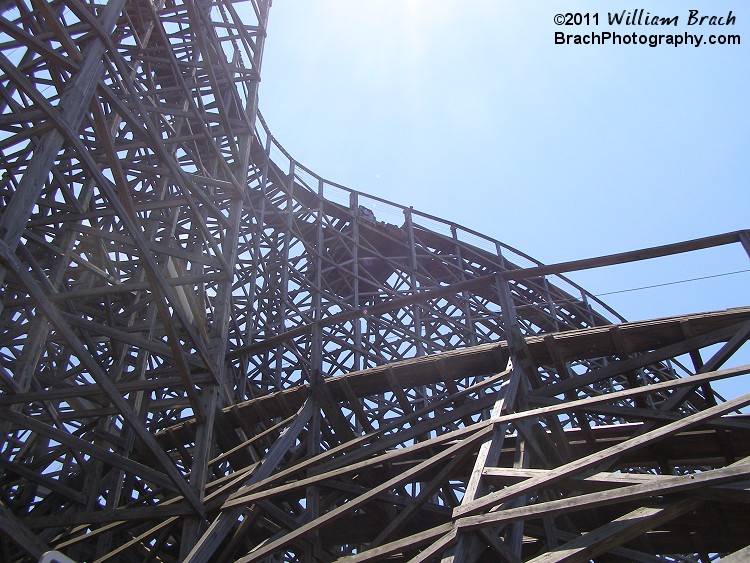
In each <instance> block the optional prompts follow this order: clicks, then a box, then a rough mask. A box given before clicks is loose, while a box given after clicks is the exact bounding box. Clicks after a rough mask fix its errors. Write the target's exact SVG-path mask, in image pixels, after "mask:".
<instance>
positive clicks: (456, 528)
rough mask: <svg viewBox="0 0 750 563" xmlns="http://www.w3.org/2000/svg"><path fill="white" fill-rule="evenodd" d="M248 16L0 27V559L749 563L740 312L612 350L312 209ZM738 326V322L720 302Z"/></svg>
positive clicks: (662, 252)
mask: <svg viewBox="0 0 750 563" xmlns="http://www.w3.org/2000/svg"><path fill="white" fill-rule="evenodd" d="M269 4H270V2H269V1H268V0H250V1H246V2H241V3H239V2H232V1H230V0H168V1H167V0H157V1H156V2H151V1H149V0H110V1H109V2H85V1H83V0H64V1H55V2H47V1H46V0H4V1H3V2H0V10H1V11H2V15H0V108H1V111H0V168H1V169H2V176H1V177H0V206H1V208H0V209H1V211H2V215H1V216H0V239H1V240H0V280H2V312H1V313H0V314H1V316H0V322H1V323H2V333H1V334H0V339H1V341H0V428H2V431H1V432H0V437H1V438H2V446H1V447H0V560H2V561H35V560H38V559H39V558H40V557H41V556H42V554H44V553H45V552H48V551H50V550H57V551H59V552H61V553H64V554H65V555H66V556H67V557H69V558H70V559H73V560H74V561H108V560H111V561H124V562H131V561H132V562H141V561H182V560H185V561H191V562H199V561H221V562H224V561H255V560H266V561H316V560H319V561H332V560H337V559H343V560H346V561H360V560H371V559H393V560H413V561H428V560H434V561H438V560H440V561H456V562H457V561H462V562H463V561H511V562H515V561H535V562H541V561H562V560H565V561H588V560H590V559H595V560H597V561H664V560H666V561H686V562H687V561H701V562H705V561H709V560H714V559H717V558H719V557H723V560H725V561H744V560H747V559H748V558H750V547H749V546H750V511H748V509H747V506H748V505H747V502H748V501H749V500H750V491H749V490H748V486H749V485H750V463H749V462H750V419H748V417H747V416H746V415H744V414H742V412H741V411H740V410H739V409H741V408H742V407H744V406H745V405H747V404H748V403H750V394H746V395H742V396H740V397H738V398H735V399H731V400H724V399H723V398H721V397H720V396H718V395H717V394H716V393H715V392H714V390H713V388H712V383H713V382H715V381H717V380H719V379H728V378H733V377H738V376H741V375H743V374H746V373H748V372H750V366H742V365H738V363H739V362H738V361H737V355H736V353H737V351H738V350H739V349H740V347H741V346H742V345H743V344H744V343H745V342H746V341H747V339H748V336H749V335H750V307H745V306H742V305H743V303H737V308H735V309H730V310H725V311H716V312H707V313H694V314H690V313H689V312H686V314H685V315H683V316H680V317H674V318H666V319H658V320H650V321H644V322H632V323H627V322H625V320H624V319H623V318H621V317H620V316H618V315H617V313H615V312H614V311H612V310H611V309H610V308H609V307H607V306H606V305H605V304H604V303H602V302H600V301H599V300H598V299H596V298H595V297H593V296H592V295H590V294H589V293H587V292H586V291H585V290H583V289H582V288H580V287H578V286H576V285H575V284H573V283H572V282H570V281H569V280H568V279H566V278H565V277H563V275H562V274H564V273H566V272H569V271H574V270H580V269H585V268H596V267H603V266H607V265H612V264H619V263H624V262H629V261H635V260H644V259H652V258H658V257H660V256H666V255H670V254H675V253H681V252H692V251H698V250H701V249H704V248H709V247H715V246H721V245H734V246H735V247H736V249H737V252H739V253H744V252H747V253H748V254H750V231H741V232H733V233H727V234H723V235H717V236H714V237H709V238H706V239H700V240H694V241H686V242H682V243H677V244H673V245H669V246H665V247H659V248H652V249H645V250H640V251H635V252H631V253H625V254H620V255H612V256H607V257H601V258H595V259H590V260H582V261H579V262H570V263H563V264H557V265H552V266H544V265H542V264H540V263H538V262H536V261H534V260H533V259H531V258H530V257H528V256H526V255H524V254H522V253H520V252H519V251H517V250H514V249H513V248H510V247H508V246H506V245H504V244H502V243H499V242H497V241H495V240H492V239H491V238H488V237H486V236H483V235H481V234H480V233H477V232H474V231H471V230H469V229H466V228H464V227H462V226H460V225H457V224H455V223H451V222H448V221H443V220H441V219H438V218H436V217H431V216H428V215H425V214H422V213H420V212H418V211H416V210H414V209H411V208H405V207H401V206H398V205H396V204H394V203H391V202H387V201H384V200H382V199H379V198H376V197H372V196H368V195H365V194H362V193H359V192H356V191H353V190H349V189H347V188H344V187H342V186H339V185H336V184H332V183H330V182H327V181H325V180H324V179H322V178H321V177H319V176H318V175H316V174H315V173H313V172H311V171H310V170H308V169H306V168H305V167H303V166H302V165H300V164H299V163H297V162H296V161H294V159H292V158H291V157H290V156H289V155H288V154H287V153H286V151H284V149H283V148H282V147H281V146H280V145H279V144H278V143H277V141H276V140H275V139H274V138H273V137H272V135H271V134H270V132H269V129H268V127H267V126H266V124H265V122H264V121H263V119H262V118H261V117H260V114H259V113H258V110H257V91H258V85H259V76H260V63H261V59H262V53H263V44H264V40H265V29H266V20H267V16H268V10H269ZM738 298H739V297H738Z"/></svg>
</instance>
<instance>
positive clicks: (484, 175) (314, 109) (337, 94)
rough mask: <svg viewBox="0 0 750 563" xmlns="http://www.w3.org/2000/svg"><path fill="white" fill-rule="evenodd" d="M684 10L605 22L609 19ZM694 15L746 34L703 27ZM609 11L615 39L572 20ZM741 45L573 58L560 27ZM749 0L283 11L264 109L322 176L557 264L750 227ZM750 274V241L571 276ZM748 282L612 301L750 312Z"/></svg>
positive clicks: (330, 1)
mask: <svg viewBox="0 0 750 563" xmlns="http://www.w3.org/2000/svg"><path fill="white" fill-rule="evenodd" d="M636 8H642V9H644V10H646V11H647V12H650V13H651V14H652V15H659V16H669V17H671V16H674V15H678V16H680V20H681V21H680V23H679V25H678V26H677V27H676V28H673V27H670V28H655V30H653V29H650V28H647V27H630V28H613V27H610V26H608V25H605V22H604V20H605V19H606V17H607V13H608V12H615V11H618V12H621V11H622V10H627V11H632V10H633V9H636ZM689 9H698V10H699V11H700V15H722V16H726V15H727V13H728V12H729V11H730V10H732V11H733V13H734V15H735V16H736V18H737V24H736V25H735V26H733V27H716V26H714V27H711V28H709V27H708V26H703V27H699V26H693V27H690V28H689V27H687V26H686V25H685V23H684V22H686V20H687V15H688V11H689ZM564 12H582V13H586V12H588V13H594V12H598V13H599V15H600V18H601V19H600V23H601V25H600V26H599V27H598V28H594V27H591V28H585V27H578V28H577V27H570V26H556V25H555V24H554V21H553V18H554V16H555V14H557V13H564ZM556 31H564V32H567V33H576V32H578V33H587V32H589V31H618V32H621V33H632V32H634V31H635V32H637V33H679V34H683V33H685V32H689V33H699V34H706V36H707V35H708V34H712V33H732V34H739V35H740V36H741V40H742V44H741V45H739V46H709V45H705V46H701V47H700V48H695V47H688V46H683V47H680V48H675V47H671V46H661V47H658V48H649V47H644V46H632V45H621V46H573V45H570V46H563V45H555V44H554V33H555V32H556ZM749 71H750V8H748V7H747V3H746V2H743V1H737V0H735V1H731V2H727V1H723V0H691V2H690V3H688V2H685V1H684V0H683V1H669V0H659V1H656V0H644V1H643V2H640V3H636V4H633V3H629V2H622V1H606V2H605V1H602V0H587V1H584V0H564V1H563V0H545V1H539V0H526V1H521V0H513V1H510V0H461V1H459V0H356V1H355V0H304V1H303V0H276V2H274V5H273V7H272V9H271V13H270V20H269V34H268V38H267V41H266V48H265V56H264V62H263V72H262V77H263V79H262V84H261V90H260V107H261V111H262V112H263V114H264V116H265V118H266V120H267V121H268V123H269V125H270V127H271V130H272V131H273V132H274V135H275V136H276V137H277V138H278V139H279V141H280V142H281V143H282V144H283V145H284V146H285V147H286V149H287V150H288V151H289V152H290V153H291V154H292V155H293V156H294V157H295V158H296V159H298V160H299V161H300V162H302V163H303V164H305V165H306V166H308V167H309V168H311V169H312V170H315V171H316V172H317V173H319V174H320V175H322V176H323V177H325V178H328V179H330V180H333V181H336V182H339V183H341V184H344V185H347V186H349V187H352V188H355V189H358V190H361V191H364V192H367V193H371V194H374V195H378V196H380V197H384V198H386V199H390V200H393V201H396V202H398V203H401V204H404V205H413V206H414V207H415V208H416V209H419V210H421V211H424V212H428V213H432V214H434V215H437V216H439V217H443V218H446V219H450V220H452V221H455V222H458V223H460V224H463V225H465V226H467V227H471V228H473V229H476V230H478V231H481V232H483V233H485V234H487V235H489V236H492V237H494V238H497V239H499V240H501V241H503V242H505V243H507V244H509V245H511V246H514V247H516V248H518V249H519V250H522V251H524V252H526V253H528V254H530V255H532V256H534V257H535V258H537V259H539V260H541V261H543V262H547V263H551V262H558V261H564V260H572V259H577V258H585V257H590V256H597V255H602V254H609V253H613V252H620V251H625V250H634V249H637V248H642V247H647V246H654V245H659V244H666V243H670V242H676V241H679V240H684V239H689V238H697V237H702V236H707V235H712V234H717V233H721V232H726V231H732V230H738V229H745V228H749V227H750V221H748V207H749V205H748V204H749V203H750V195H749V193H750V192H749V186H750V182H749V181H748V180H750V165H749V164H748V162H749V160H748V148H750V104H748V93H750V72H749ZM747 269H750V259H748V257H747V255H746V254H745V253H744V251H743V250H742V249H741V247H739V246H733V247H730V248H725V249H720V250H715V251H705V252H701V253H697V254H692V255H689V256H687V257H679V258H672V259H667V260H660V261H656V262H653V261H651V262H646V263H642V264H640V265H635V266H622V267H616V268H608V269H606V270H603V271H598V272H591V273H580V274H573V275H571V277H572V279H574V280H575V281H577V282H579V283H581V285H583V286H584V287H586V288H587V289H588V290H589V291H591V292H592V293H605V292H611V291H616V290H623V289H629V288H636V287H643V286H647V285H654V284H660V283H668V282H672V281H678V280H685V279H692V278H698V277H704V276H715V275H717V274H723V273H727V272H734V271H739V270H747ZM749 282H750V273H747V272H746V273H741V274H735V275H730V276H724V277H717V278H711V279H709V280H703V281H697V282H690V283H684V284H678V285H672V286H668V287H666V288H662V289H650V290H641V291H634V292H627V293H620V294H616V295H611V296H608V297H607V298H606V300H607V302H608V303H610V304H611V305H612V306H614V307H615V308H616V309H617V310H618V311H619V312H620V313H622V314H623V315H624V316H625V317H627V318H628V319H630V320H640V319H645V318H653V317H659V316H665V315H672V314H681V313H691V312H698V311H705V310H712V309H719V308H726V307H736V306H743V305H747V304H748V299H747V296H748V291H747V286H748V283H749Z"/></svg>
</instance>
